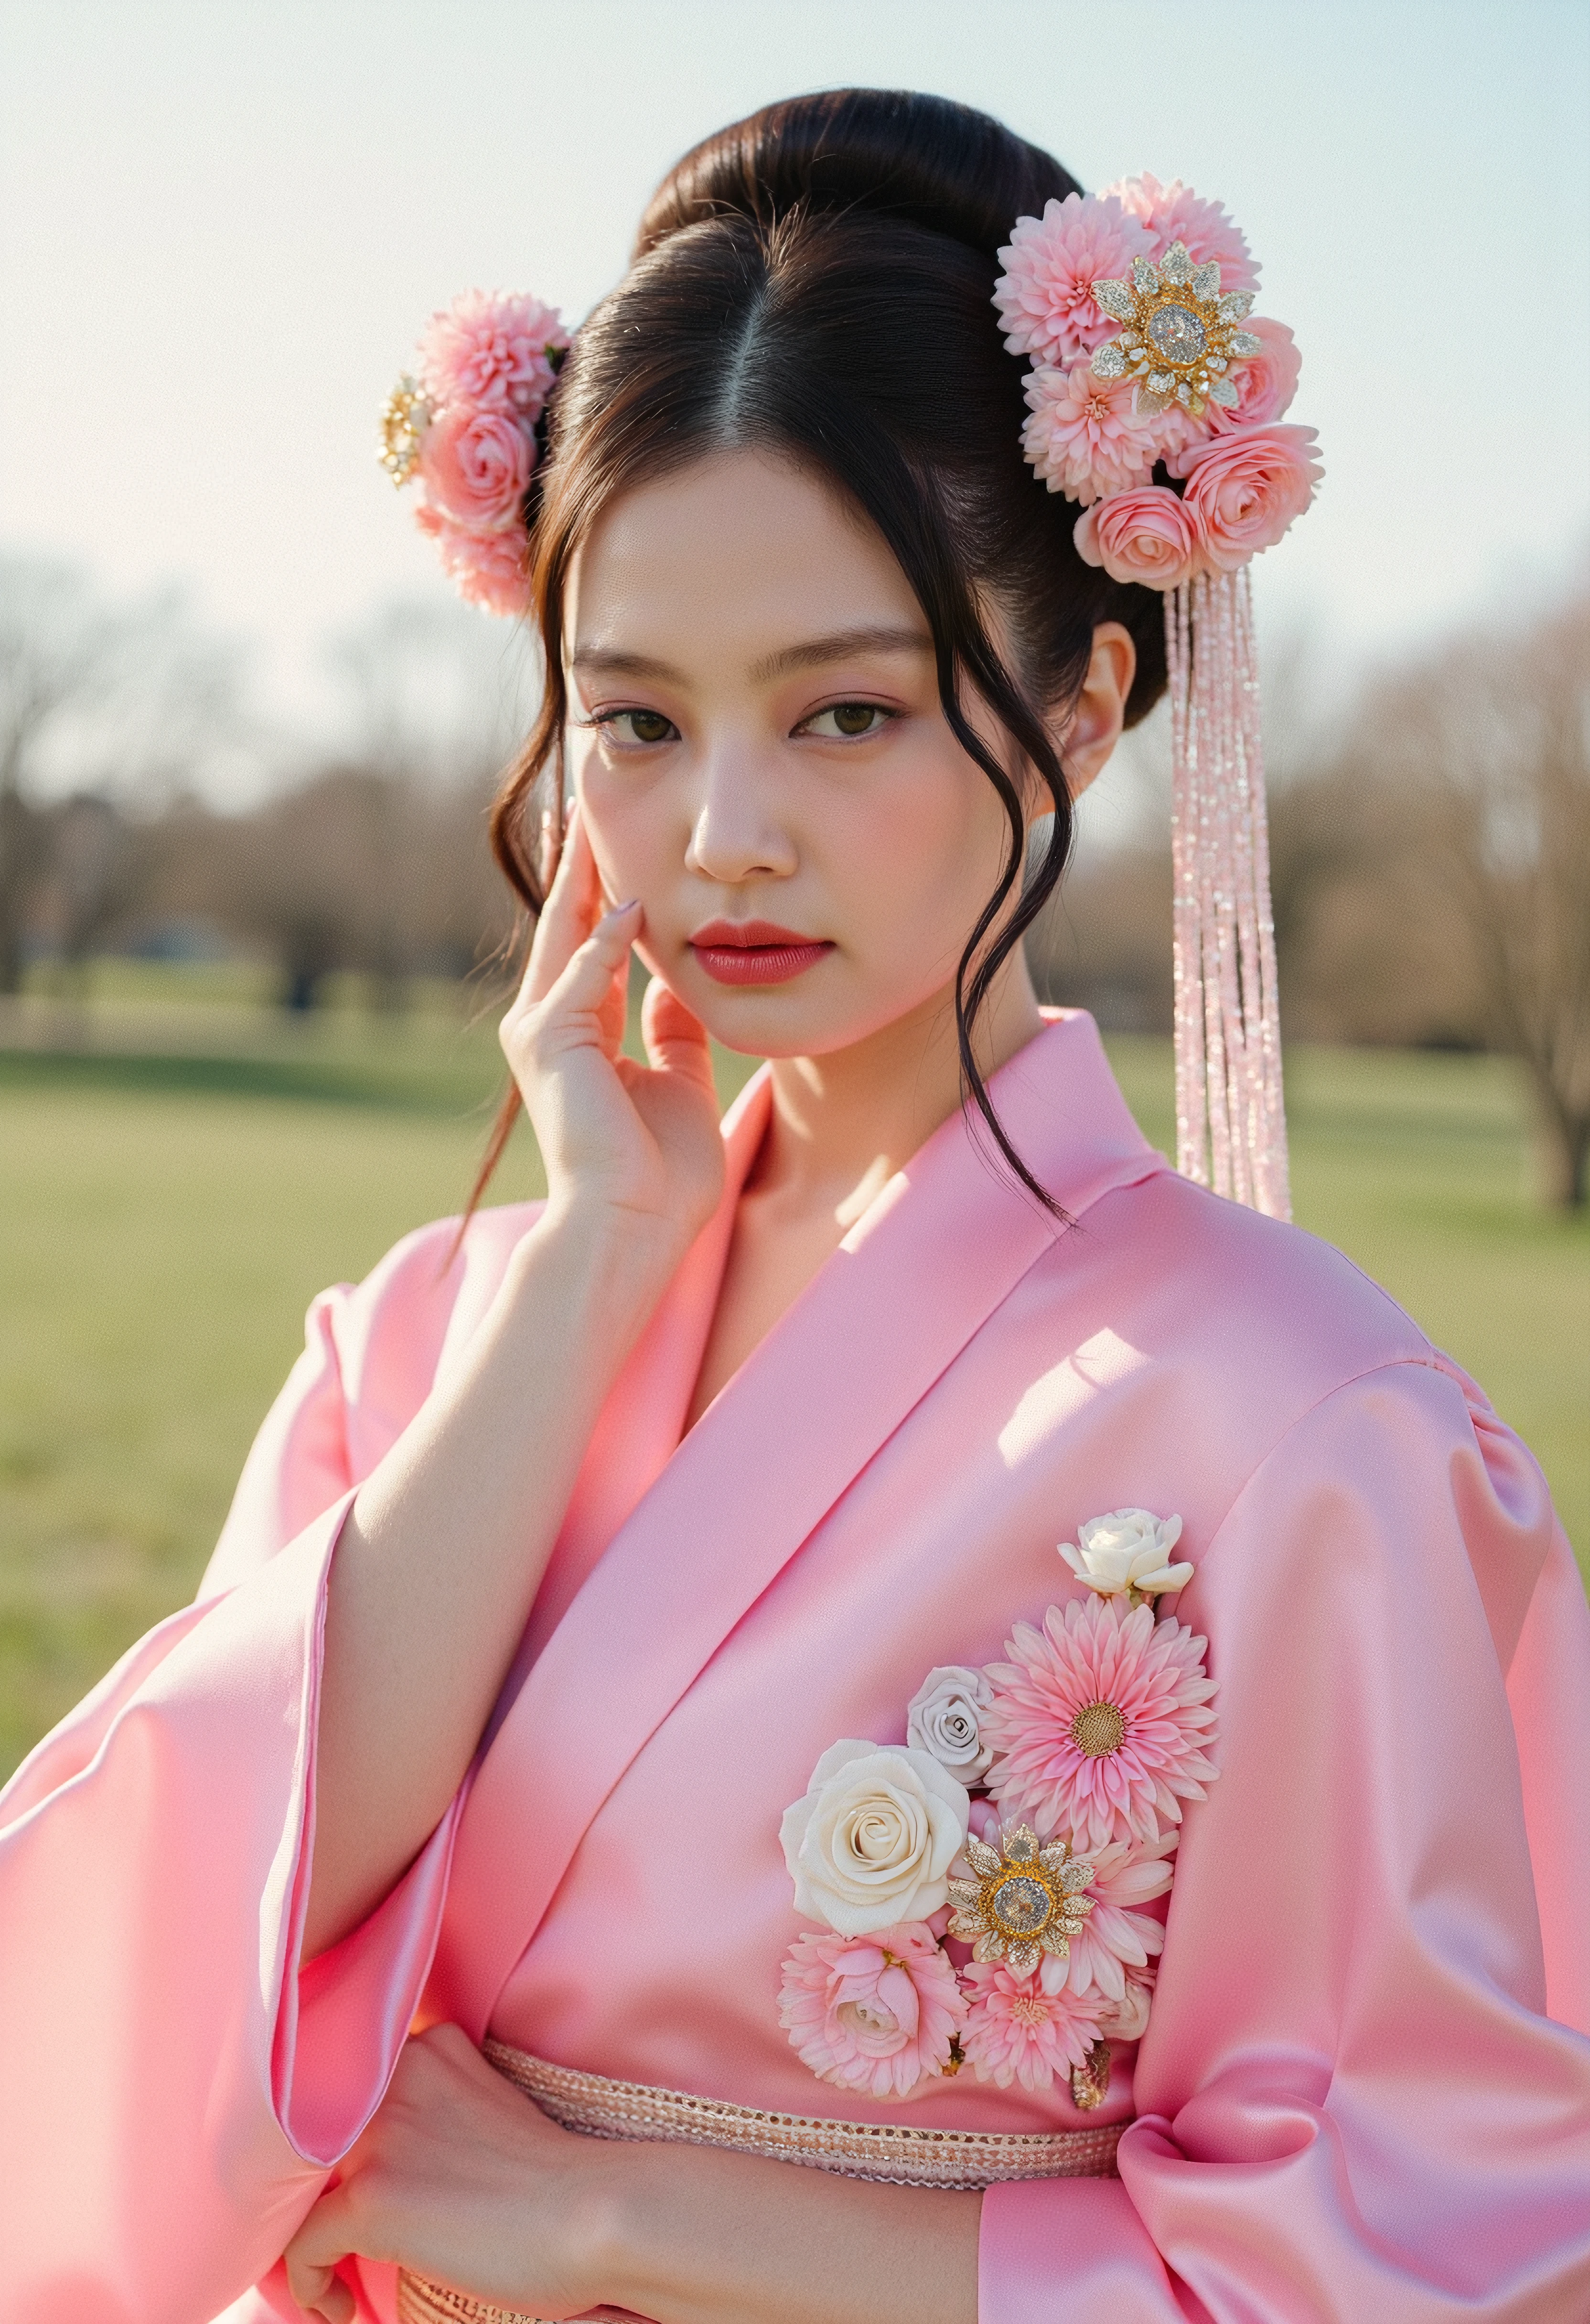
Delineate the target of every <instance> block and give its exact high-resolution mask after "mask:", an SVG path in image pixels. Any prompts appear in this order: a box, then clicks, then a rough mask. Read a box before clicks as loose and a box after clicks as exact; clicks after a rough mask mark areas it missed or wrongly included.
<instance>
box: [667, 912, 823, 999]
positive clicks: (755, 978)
mask: <svg viewBox="0 0 1590 2324" xmlns="http://www.w3.org/2000/svg"><path fill="white" fill-rule="evenodd" d="M690 948H691V950H692V951H693V952H694V954H695V956H696V958H697V960H698V961H700V963H701V964H702V966H703V968H704V969H705V971H706V973H707V974H708V975H709V976H710V977H711V978H712V981H713V982H714V983H715V984H787V983H788V982H789V981H790V978H791V977H792V976H800V975H803V974H804V973H805V971H806V970H807V969H808V968H811V967H813V965H814V964H816V963H817V962H818V961H820V960H821V959H822V958H823V954H825V953H831V952H832V950H833V946H832V944H830V943H828V942H826V941H825V940H823V939H820V938H817V937H814V936H802V935H801V933H800V931H799V930H798V929H797V928H781V927H778V926H777V924H776V923H775V922H774V921H772V920H709V921H708V922H707V924H706V926H705V927H703V928H697V930H696V932H695V934H694V936H692V937H691V939H690Z"/></svg>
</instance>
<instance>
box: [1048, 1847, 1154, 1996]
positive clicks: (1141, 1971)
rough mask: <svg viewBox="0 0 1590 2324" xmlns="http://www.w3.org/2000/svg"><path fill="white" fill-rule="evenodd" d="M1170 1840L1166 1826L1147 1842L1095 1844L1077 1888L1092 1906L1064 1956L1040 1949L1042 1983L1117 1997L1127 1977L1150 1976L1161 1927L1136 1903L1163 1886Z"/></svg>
mask: <svg viewBox="0 0 1590 2324" xmlns="http://www.w3.org/2000/svg"><path fill="white" fill-rule="evenodd" d="M1175 1846H1176V1834H1175V1833H1174V1832H1173V1831H1172V1832H1167V1833H1164V1834H1163V1835H1162V1837H1161V1838H1160V1839H1158V1840H1154V1841H1153V1842H1151V1843H1150V1844H1149V1845H1148V1846H1147V1847H1144V1846H1141V1845H1139V1844H1138V1843H1137V1842H1136V1841H1135V1840H1132V1841H1129V1840H1111V1842H1110V1844H1109V1846H1108V1847H1107V1848H1101V1849H1098V1853H1097V1854H1096V1855H1095V1856H1094V1857H1093V1858H1092V1864H1093V1877H1092V1879H1091V1880H1090V1881H1089V1884H1088V1886H1087V1887H1086V1889H1085V1890H1084V1891H1083V1894H1084V1895H1086V1896H1087V1897H1088V1899H1089V1903H1090V1904H1092V1907H1093V1910H1092V1911H1091V1912H1090V1913H1089V1915H1088V1917H1087V1919H1086V1920H1085V1921H1084V1922H1083V1923H1082V1926H1081V1928H1080V1930H1079V1931H1078V1932H1077V1933H1076V1935H1075V1936H1074V1937H1073V1938H1072V1939H1071V1951H1070V1953H1069V1954H1068V1955H1067V1957H1066V1959H1065V1960H1056V1959H1055V1958H1054V1956H1053V1955H1052V1954H1047V1953H1046V1954H1045V1955H1044V1957H1043V1962H1042V1964H1041V1974H1042V1976H1043V1979H1044V1981H1045V1987H1046V1988H1047V1987H1052V1989H1053V1990H1054V1991H1055V1992H1056V1993H1058V1992H1059V1991H1060V1989H1061V1987H1062V1986H1068V1985H1069V1986H1070V1987H1071V1991H1072V1992H1073V1993H1088V1992H1096V1993H1101V1994H1103V1995H1105V1996H1106V1997H1107V1998H1108V1999H1109V2000H1110V2001H1112V2002H1119V2001H1121V2000H1122V1999H1123V1998H1124V1997H1125V1995H1126V1986H1127V1982H1128V1979H1129V1978H1132V1977H1134V1976H1135V1977H1147V1978H1152V1977H1153V1962H1154V1960H1156V1958H1157V1957H1158V1954H1159V1952H1160V1950H1161V1949H1162V1947H1163V1944H1164V1941H1165V1932H1164V1929H1163V1925H1162V1924H1161V1923H1159V1922H1158V1921H1156V1920H1155V1919H1154V1918H1153V1914H1149V1913H1144V1912H1140V1911H1138V1910H1137V1907H1138V1906H1139V1905H1142V1904H1150V1903H1152V1901H1153V1898H1154V1897H1156V1896H1163V1895H1165V1894H1166V1893H1167V1891H1168V1890H1169V1888H1170V1886H1171V1876H1172V1867H1171V1866H1170V1865H1169V1864H1168V1863H1167V1862H1166V1861H1165V1859H1166V1858H1167V1857H1169V1856H1170V1855H1171V1854H1172V1852H1173V1850H1174V1849H1175Z"/></svg>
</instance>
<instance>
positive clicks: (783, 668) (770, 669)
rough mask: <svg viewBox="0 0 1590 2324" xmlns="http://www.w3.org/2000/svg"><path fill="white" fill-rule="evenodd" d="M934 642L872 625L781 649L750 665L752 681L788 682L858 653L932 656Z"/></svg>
mask: <svg viewBox="0 0 1590 2324" xmlns="http://www.w3.org/2000/svg"><path fill="white" fill-rule="evenodd" d="M932 651H933V640H932V638H931V637H930V636H929V635H928V633H927V632H926V631H925V630H907V629H898V628H891V627H890V626H889V625H888V624H887V623H884V624H873V625H869V626H864V627H862V628H859V629H853V630H834V631H832V632H830V634H829V635H828V636H827V637H822V638H807V639H804V641H802V643H801V644H799V645H795V646H783V647H781V648H780V649H779V650H778V652H777V653H773V654H768V655H767V657H766V659H763V660H761V661H758V662H753V663H752V664H751V672H750V674H751V677H752V678H754V679H755V680H756V681H757V682H758V684H762V683H765V682H766V680H767V679H768V678H787V677H789V675H790V674H791V672H792V671H794V670H797V669H820V668H821V667H822V665H823V663H824V662H831V661H848V660H849V659H850V656H851V655H852V654H859V653H911V654H924V653H932Z"/></svg>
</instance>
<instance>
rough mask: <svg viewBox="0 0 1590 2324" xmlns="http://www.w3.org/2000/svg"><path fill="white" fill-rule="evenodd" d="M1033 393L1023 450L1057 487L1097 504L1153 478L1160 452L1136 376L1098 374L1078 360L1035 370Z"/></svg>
mask: <svg viewBox="0 0 1590 2324" xmlns="http://www.w3.org/2000/svg"><path fill="white" fill-rule="evenodd" d="M1026 399H1027V405H1028V409H1029V410H1030V411H1031V412H1032V418H1031V419H1030V420H1028V421H1027V423H1026V425H1025V428H1024V429H1022V438H1021V444H1022V450H1023V451H1024V452H1025V455H1026V457H1027V458H1028V460H1030V461H1031V463H1032V465H1033V467H1034V471H1035V472H1036V474H1037V475H1039V476H1041V477H1042V478H1043V482H1044V483H1045V484H1047V485H1048V487H1049V489H1050V491H1051V492H1052V493H1064V494H1065V496H1066V498H1067V500H1071V501H1077V502H1079V503H1080V505H1081V506H1082V507H1083V508H1089V507H1091V505H1092V503H1094V502H1095V501H1097V500H1106V499H1107V498H1108V497H1109V495H1110V494H1111V493H1119V492H1125V491H1126V488H1127V487H1128V486H1129V485H1131V484H1145V483H1146V482H1147V480H1148V476H1149V473H1150V471H1151V470H1152V468H1153V464H1154V461H1155V459H1156V458H1157V457H1158V454H1157V451H1156V449H1155V438H1154V435H1153V426H1152V423H1151V422H1150V421H1148V420H1140V419H1138V418H1137V417H1136V416H1135V413H1134V411H1133V408H1132V407H1133V400H1134V387H1133V383H1132V381H1130V380H1110V381H1105V380H1102V379H1095V377H1094V376H1093V374H1092V372H1091V371H1090V370H1089V367H1088V365H1087V364H1085V363H1080V364H1072V366H1071V370H1070V371H1069V372H1065V371H1051V370H1043V371H1035V372H1034V373H1033V374H1031V376H1030V377H1029V379H1028V380H1027V383H1026Z"/></svg>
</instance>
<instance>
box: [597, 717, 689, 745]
mask: <svg viewBox="0 0 1590 2324" xmlns="http://www.w3.org/2000/svg"><path fill="white" fill-rule="evenodd" d="M598 724H601V725H602V726H603V727H605V728H606V729H607V731H608V733H610V734H616V735H617V737H618V739H619V741H620V742H672V741H673V740H675V738H676V736H677V734H678V732H679V730H678V728H677V727H676V725H675V724H674V722H673V720H672V719H671V718H665V717H664V716H663V714H662V712H661V711H660V710H610V711H609V712H608V713H607V715H606V716H605V717H603V718H602V719H601V720H599V721H598Z"/></svg>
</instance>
